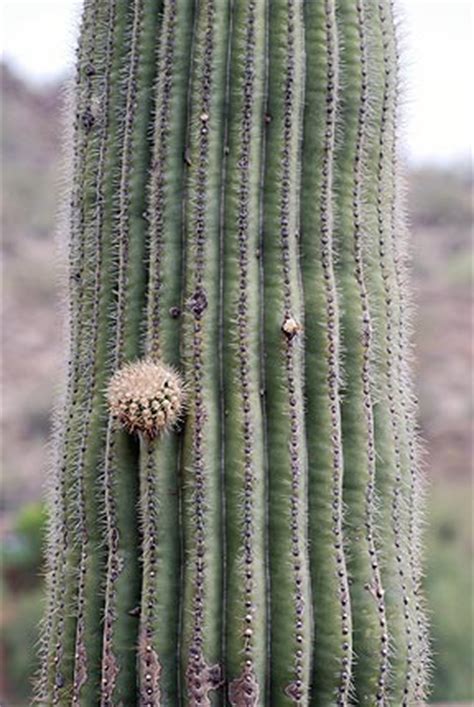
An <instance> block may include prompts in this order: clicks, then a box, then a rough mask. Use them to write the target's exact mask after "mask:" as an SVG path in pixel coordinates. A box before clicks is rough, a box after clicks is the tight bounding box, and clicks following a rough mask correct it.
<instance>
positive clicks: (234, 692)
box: [229, 665, 260, 707]
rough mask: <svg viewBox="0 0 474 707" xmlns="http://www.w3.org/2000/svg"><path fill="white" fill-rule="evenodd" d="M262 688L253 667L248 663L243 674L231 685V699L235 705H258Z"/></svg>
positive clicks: (244, 706) (238, 706) (237, 706)
mask: <svg viewBox="0 0 474 707" xmlns="http://www.w3.org/2000/svg"><path fill="white" fill-rule="evenodd" d="M259 696H260V688H259V685H258V682H257V678H256V677H255V673H254V672H253V670H252V667H251V666H249V665H246V666H245V668H244V670H243V672H242V675H241V676H240V677H238V678H236V679H235V680H233V681H232V682H231V683H230V685H229V700H230V704H231V705H232V706H233V707H256V705H258V700H259Z"/></svg>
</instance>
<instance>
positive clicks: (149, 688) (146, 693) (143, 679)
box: [138, 635, 162, 707]
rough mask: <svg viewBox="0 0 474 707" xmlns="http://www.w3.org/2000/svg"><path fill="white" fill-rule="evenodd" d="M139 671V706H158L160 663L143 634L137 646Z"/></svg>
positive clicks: (159, 698)
mask: <svg viewBox="0 0 474 707" xmlns="http://www.w3.org/2000/svg"><path fill="white" fill-rule="evenodd" d="M138 660H139V673H140V707H160V705H161V691H160V678H161V670H162V668H161V663H160V661H159V659H158V654H157V652H156V651H155V650H154V649H153V646H152V645H151V643H150V641H149V640H148V639H147V637H146V636H145V635H142V636H141V637H140V642H139V646H138Z"/></svg>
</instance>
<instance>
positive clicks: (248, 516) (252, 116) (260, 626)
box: [223, 0, 267, 707]
mask: <svg viewBox="0 0 474 707" xmlns="http://www.w3.org/2000/svg"><path fill="white" fill-rule="evenodd" d="M265 19H266V18H265V3H264V2H257V1H256V0H250V2H249V3H248V4H244V3H236V4H235V5H234V13H233V18H232V27H233V36H232V47H231V66H230V87H231V90H230V101H229V108H228V110H229V117H228V124H227V130H228V156H227V179H226V184H225V223H224V228H225V237H224V248H223V259H224V262H223V268H224V272H223V307H224V311H223V320H224V322H225V323H226V324H225V325H224V342H223V364H224V407H225V498H226V527H227V532H226V538H227V552H226V576H227V582H226V617H227V620H226V652H225V656H226V665H227V681H228V683H229V695H228V699H229V702H230V704H232V705H247V706H248V707H252V706H256V705H260V704H263V703H264V702H265V679H266V613H267V612H266V577H265V479H264V459H263V423H262V412H261V399H260V398H261V396H260V390H261V381H260V370H259V361H260V341H259V338H258V336H256V332H258V329H259V324H260V322H259V315H260V308H261V302H260V292H259V277H260V273H259V262H258V249H259V237H260V234H259V227H260V212H259V208H260V202H259V191H260V190H259V185H260V169H261V159H262V138H263V126H264V88H265V66H264V51H265ZM228 322H233V323H235V328H234V327H229V326H227V323H228Z"/></svg>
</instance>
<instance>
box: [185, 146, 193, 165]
mask: <svg viewBox="0 0 474 707" xmlns="http://www.w3.org/2000/svg"><path fill="white" fill-rule="evenodd" d="M184 162H185V164H186V165H187V166H188V167H192V164H193V161H192V159H191V151H190V149H189V147H187V148H186V149H185V151H184Z"/></svg>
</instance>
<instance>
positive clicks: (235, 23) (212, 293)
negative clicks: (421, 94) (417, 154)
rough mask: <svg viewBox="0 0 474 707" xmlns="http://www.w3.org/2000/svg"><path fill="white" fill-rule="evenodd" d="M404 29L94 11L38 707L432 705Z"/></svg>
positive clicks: (139, 4) (76, 164) (78, 127)
mask: <svg viewBox="0 0 474 707" xmlns="http://www.w3.org/2000/svg"><path fill="white" fill-rule="evenodd" d="M397 35H398V28H397V19H396V9H395V8H394V3H393V0H312V1H311V2H305V1H304V0H131V1H130V2H123V0H84V7H83V15H82V22H81V29H80V33H79V41H78V50H77V69H76V74H75V78H74V80H73V81H72V86H71V108H70V113H69V114H68V115H69V120H70V129H69V130H68V133H69V135H70V149H69V158H68V159H69V173H70V178H69V184H68V185H67V197H66V201H67V219H68V225H67V239H68V249H69V251H68V252H69V259H68V306H69V310H68V335H69V353H68V364H67V371H66V372H65V374H64V383H65V385H64V394H63V396H62V398H61V401H60V404H59V405H58V409H57V414H56V424H55V429H56V432H55V438H54V441H55V460H54V465H53V469H52V473H51V478H50V518H51V520H50V532H49V540H48V552H47V569H48V572H47V600H46V607H45V614H44V619H43V625H42V643H41V669H40V672H39V675H38V678H37V681H36V693H37V702H38V703H40V704H43V705H64V706H65V705H71V704H81V705H96V704H100V705H101V706H102V707H112V706H113V705H123V706H124V707H125V706H127V707H128V706H133V705H143V706H149V707H153V706H158V705H169V706H174V705H190V706H191V707H198V706H200V707H206V706H208V707H211V706H212V705H222V704H228V705H234V706H236V707H257V706H260V705H272V707H280V706H281V707H285V706H286V705H299V706H303V705H314V706H315V707H317V706H321V707H326V706H330V705H374V706H377V707H383V706H384V705H404V706H407V707H408V706H409V705H415V704H416V705H422V704H424V703H425V700H426V697H427V691H428V683H429V681H428V677H429V674H428V673H429V650H428V643H429V641H428V629H427V623H426V617H425V606H424V600H423V595H422V591H421V587H420V583H421V577H422V551H421V541H422V537H421V514H422V507H423V475H422V471H421V465H420V446H419V442H418V438H417V432H416V402H415V400H414V395H413V381H412V377H411V372H410V363H411V360H410V359H411V344H410V318H409V310H410V295H409V291H408V289H407V274H406V273H407V247H406V241H407V233H406V227H405V223H404V213H403V198H402V196H401V194H402V192H403V188H402V186H401V177H400V176H399V172H400V165H399V156H398V152H399V141H400V140H399V133H400V129H399V103H400V72H399V62H400V57H399V53H400V52H399V41H398V36H397Z"/></svg>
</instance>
